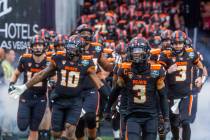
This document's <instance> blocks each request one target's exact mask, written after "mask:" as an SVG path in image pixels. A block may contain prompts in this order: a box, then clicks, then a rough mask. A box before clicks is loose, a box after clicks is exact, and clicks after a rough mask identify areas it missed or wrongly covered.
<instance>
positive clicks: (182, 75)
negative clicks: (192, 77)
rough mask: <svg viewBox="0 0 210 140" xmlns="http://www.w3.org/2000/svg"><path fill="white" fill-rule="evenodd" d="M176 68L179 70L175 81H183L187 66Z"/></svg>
mask: <svg viewBox="0 0 210 140" xmlns="http://www.w3.org/2000/svg"><path fill="white" fill-rule="evenodd" d="M177 70H178V71H180V72H179V75H177V76H176V81H177V82H182V81H185V80H186V78H187V75H186V71H187V66H178V67H177Z"/></svg>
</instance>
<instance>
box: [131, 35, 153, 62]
mask: <svg viewBox="0 0 210 140" xmlns="http://www.w3.org/2000/svg"><path fill="white" fill-rule="evenodd" d="M149 51H150V47H149V43H148V41H147V40H146V39H144V38H139V39H133V40H131V42H130V44H129V46H128V58H129V59H130V61H132V62H133V63H134V64H145V63H146V62H147V60H148V58H149V56H150V53H149Z"/></svg>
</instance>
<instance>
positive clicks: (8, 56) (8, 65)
mask: <svg viewBox="0 0 210 140" xmlns="http://www.w3.org/2000/svg"><path fill="white" fill-rule="evenodd" d="M14 61H15V51H14V50H6V51H5V60H4V61H3V62H2V67H3V71H4V78H5V80H6V82H9V79H10V78H11V76H12V74H13V72H14V67H13V65H12V64H13V62H14Z"/></svg>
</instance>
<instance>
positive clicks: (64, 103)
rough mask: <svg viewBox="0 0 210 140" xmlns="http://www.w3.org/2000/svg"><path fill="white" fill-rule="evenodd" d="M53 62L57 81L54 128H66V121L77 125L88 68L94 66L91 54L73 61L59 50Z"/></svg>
mask: <svg viewBox="0 0 210 140" xmlns="http://www.w3.org/2000/svg"><path fill="white" fill-rule="evenodd" d="M51 62H52V63H53V64H54V66H55V67H56V69H55V70H56V76H57V82H56V86H55V88H54V91H53V92H52V93H51V94H52V102H53V103H52V129H53V130H54V131H62V130H64V125H65V123H69V124H72V125H76V124H77V122H78V120H79V117H80V113H81V109H82V98H81V92H82V91H83V89H84V87H83V85H84V83H83V82H84V79H85V77H86V76H87V75H88V69H93V68H94V63H93V61H92V58H91V56H82V57H81V58H79V59H78V61H76V62H74V61H71V60H70V59H69V58H68V57H66V54H65V52H62V51H58V52H57V53H56V54H55V55H53V56H52V59H51Z"/></svg>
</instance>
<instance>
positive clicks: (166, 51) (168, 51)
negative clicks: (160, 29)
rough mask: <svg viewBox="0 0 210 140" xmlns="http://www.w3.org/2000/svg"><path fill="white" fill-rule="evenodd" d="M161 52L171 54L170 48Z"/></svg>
mask: <svg viewBox="0 0 210 140" xmlns="http://www.w3.org/2000/svg"><path fill="white" fill-rule="evenodd" d="M162 52H163V54H165V55H170V54H171V50H163V51H162Z"/></svg>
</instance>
